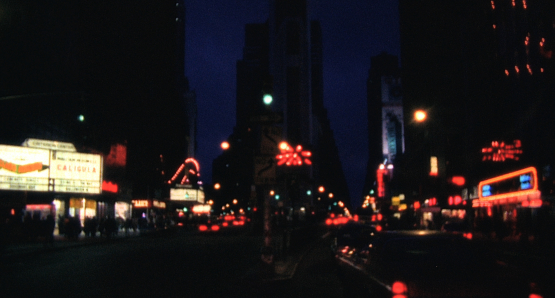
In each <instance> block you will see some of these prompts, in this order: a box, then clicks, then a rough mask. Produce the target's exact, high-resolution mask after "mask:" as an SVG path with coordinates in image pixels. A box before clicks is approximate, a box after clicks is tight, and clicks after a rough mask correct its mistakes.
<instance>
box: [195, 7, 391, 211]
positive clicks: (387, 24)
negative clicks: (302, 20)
mask: <svg viewBox="0 0 555 298" xmlns="http://www.w3.org/2000/svg"><path fill="white" fill-rule="evenodd" d="M185 5H186V8H187V16H186V71H185V72H186V75H187V77H188V78H189V81H190V85H191V88H192V89H194V90H195V91H196V94H197V103H198V116H199V117H198V150H197V159H198V160H199V162H200V164H201V172H200V173H201V178H202V180H203V181H204V182H205V183H211V177H212V173H211V168H212V160H213V159H214V158H216V157H217V156H218V155H219V154H220V153H221V149H220V147H219V145H220V143H221V142H222V141H223V140H225V139H226V138H227V137H228V136H229V135H230V134H231V133H232V131H233V126H234V125H235V94H236V67H235V65H236V62H237V60H240V59H241V58H242V49H243V44H244V27H245V24H248V23H263V22H265V21H266V19H267V18H268V14H269V11H268V1H264V0H232V1H221V0H186V3H185ZM309 5H310V11H311V17H310V18H311V19H313V20H319V21H320V23H321V26H322V34H323V42H324V57H323V59H324V104H325V106H326V108H327V110H328V112H329V118H330V122H331V126H332V129H333V131H334V134H335V140H336V143H337V146H338V149H339V153H340V157H341V162H342V164H343V170H344V172H345V176H346V179H347V183H348V184H349V190H350V192H351V197H352V198H353V201H354V202H358V201H359V197H360V196H361V192H362V187H363V183H364V179H365V175H366V162H367V155H368V140H367V112H366V111H367V110H366V80H367V78H368V70H369V68H370V58H371V57H372V56H375V55H378V54H379V53H380V52H382V51H386V52H388V53H391V54H394V55H397V56H399V18H398V10H397V9H398V3H397V0H380V1H368V0H345V1H337V0H321V1H310V0H309Z"/></svg>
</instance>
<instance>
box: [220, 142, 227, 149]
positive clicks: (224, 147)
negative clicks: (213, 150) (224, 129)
mask: <svg viewBox="0 0 555 298" xmlns="http://www.w3.org/2000/svg"><path fill="white" fill-rule="evenodd" d="M220 146H221V147H222V149H224V150H227V149H229V143H228V142H227V141H223V142H222V144H221V145H220Z"/></svg>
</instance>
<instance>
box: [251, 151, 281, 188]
mask: <svg viewBox="0 0 555 298" xmlns="http://www.w3.org/2000/svg"><path fill="white" fill-rule="evenodd" d="M254 183H255V184H256V185H265V184H275V183H276V161H275V160H274V157H273V156H256V157H255V158H254Z"/></svg>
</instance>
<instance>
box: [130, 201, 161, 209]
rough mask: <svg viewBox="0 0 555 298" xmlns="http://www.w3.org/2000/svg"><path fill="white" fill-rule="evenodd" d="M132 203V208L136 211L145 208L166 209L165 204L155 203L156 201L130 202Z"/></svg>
mask: <svg viewBox="0 0 555 298" xmlns="http://www.w3.org/2000/svg"><path fill="white" fill-rule="evenodd" d="M131 203H133V207H134V208H137V209H145V208H152V207H154V208H158V209H166V202H162V201H157V200H131Z"/></svg>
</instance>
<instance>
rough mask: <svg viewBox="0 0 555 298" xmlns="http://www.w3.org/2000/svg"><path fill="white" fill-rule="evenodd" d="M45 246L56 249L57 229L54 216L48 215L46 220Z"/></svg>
mask: <svg viewBox="0 0 555 298" xmlns="http://www.w3.org/2000/svg"><path fill="white" fill-rule="evenodd" d="M43 225H44V246H45V247H47V246H50V247H54V229H55V228H56V220H55V219H54V216H53V215H52V214H48V215H47V216H46V219H45V220H44V223H43Z"/></svg>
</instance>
